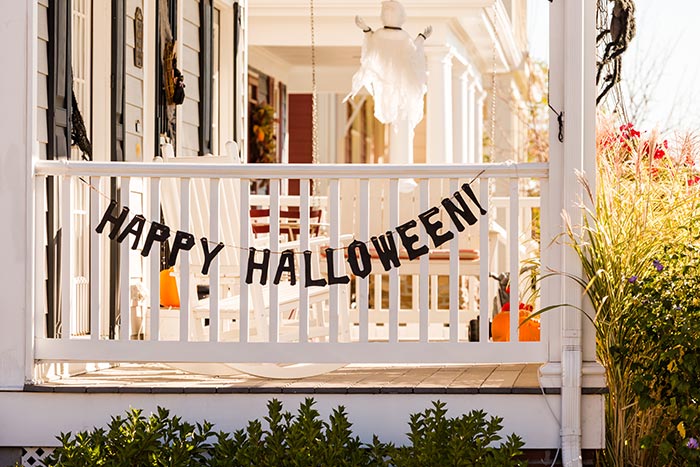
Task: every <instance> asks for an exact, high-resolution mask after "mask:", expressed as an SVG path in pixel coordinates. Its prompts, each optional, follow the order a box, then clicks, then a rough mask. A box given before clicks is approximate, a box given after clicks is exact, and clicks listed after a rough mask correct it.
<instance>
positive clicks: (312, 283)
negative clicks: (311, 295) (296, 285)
mask: <svg viewBox="0 0 700 467" xmlns="http://www.w3.org/2000/svg"><path fill="white" fill-rule="evenodd" d="M312 254H313V253H311V252H310V251H309V250H306V251H305V252H304V287H306V288H307V289H308V288H309V287H325V286H326V285H327V284H328V283H327V282H326V279H324V278H320V279H314V278H313V277H312V275H311V274H312V271H311V255H312Z"/></svg>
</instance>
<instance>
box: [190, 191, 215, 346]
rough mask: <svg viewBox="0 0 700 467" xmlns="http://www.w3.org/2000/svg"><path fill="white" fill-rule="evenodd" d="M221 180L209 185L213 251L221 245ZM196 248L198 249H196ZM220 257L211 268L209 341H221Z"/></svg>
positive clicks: (210, 237)
mask: <svg viewBox="0 0 700 467" xmlns="http://www.w3.org/2000/svg"><path fill="white" fill-rule="evenodd" d="M220 182H221V179H219V178H212V179H211V180H210V182H209V183H210V185H209V190H210V193H209V200H210V205H209V242H210V243H209V249H210V250H212V249H214V248H215V247H216V245H217V244H218V243H219V238H220V235H219V216H220V211H221V210H220V209H219V185H220ZM195 248H196V247H195ZM218 256H219V255H217V256H216V257H215V258H214V259H213V261H212V263H211V265H210V267H209V340H210V341H211V342H218V341H219V334H220V333H219V330H220V328H221V320H220V319H219V294H220V293H221V290H220V285H219V258H218Z"/></svg>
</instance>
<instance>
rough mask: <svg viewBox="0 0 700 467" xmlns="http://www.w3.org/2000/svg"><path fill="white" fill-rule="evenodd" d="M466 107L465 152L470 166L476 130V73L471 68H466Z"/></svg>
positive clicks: (473, 156)
mask: <svg viewBox="0 0 700 467" xmlns="http://www.w3.org/2000/svg"><path fill="white" fill-rule="evenodd" d="M466 79H467V107H466V113H465V119H466V120H467V133H466V137H465V138H466V140H465V146H466V150H467V162H468V163H470V164H474V163H476V161H477V159H476V144H475V143H474V141H476V140H477V136H478V134H477V128H476V113H477V112H476V105H477V104H476V72H475V71H474V68H472V67H471V66H469V67H467V76H466Z"/></svg>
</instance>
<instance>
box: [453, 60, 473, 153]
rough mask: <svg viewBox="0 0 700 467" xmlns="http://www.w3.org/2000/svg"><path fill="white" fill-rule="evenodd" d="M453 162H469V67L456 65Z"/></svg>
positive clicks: (454, 73) (454, 70)
mask: <svg viewBox="0 0 700 467" xmlns="http://www.w3.org/2000/svg"><path fill="white" fill-rule="evenodd" d="M452 119H453V125H454V126H453V128H454V131H453V140H452V141H453V143H452V144H453V151H454V152H453V154H454V157H453V161H454V162H455V163H462V164H464V163H467V162H470V161H469V144H470V138H469V136H470V135H469V123H470V122H469V65H463V64H461V63H459V62H458V63H456V64H455V66H454V67H453V69H452Z"/></svg>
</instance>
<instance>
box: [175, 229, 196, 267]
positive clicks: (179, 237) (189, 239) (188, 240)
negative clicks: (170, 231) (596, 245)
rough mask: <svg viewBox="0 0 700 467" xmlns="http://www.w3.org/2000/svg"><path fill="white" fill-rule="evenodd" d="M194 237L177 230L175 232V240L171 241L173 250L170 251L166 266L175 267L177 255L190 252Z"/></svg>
mask: <svg viewBox="0 0 700 467" xmlns="http://www.w3.org/2000/svg"><path fill="white" fill-rule="evenodd" d="M194 243H195V242H194V235H192V234H191V233H188V232H183V231H181V230H178V231H177V232H175V240H174V241H173V248H172V250H170V257H169V258H168V265H169V266H175V261H177V255H178V253H180V250H182V251H190V250H191V249H192V247H193V246H194Z"/></svg>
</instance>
